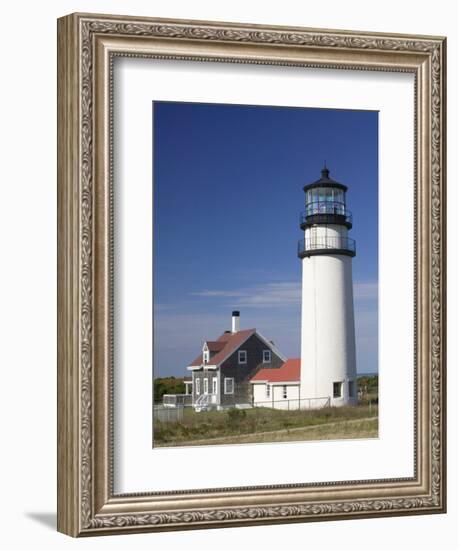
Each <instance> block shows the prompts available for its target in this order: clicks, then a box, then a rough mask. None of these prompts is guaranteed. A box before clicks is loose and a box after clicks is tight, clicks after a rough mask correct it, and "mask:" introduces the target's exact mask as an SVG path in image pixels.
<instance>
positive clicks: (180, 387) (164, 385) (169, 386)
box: [153, 376, 185, 403]
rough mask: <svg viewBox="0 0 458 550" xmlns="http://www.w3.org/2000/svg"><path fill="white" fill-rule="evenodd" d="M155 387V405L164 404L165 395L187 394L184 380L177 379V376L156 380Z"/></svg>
mask: <svg viewBox="0 0 458 550" xmlns="http://www.w3.org/2000/svg"><path fill="white" fill-rule="evenodd" d="M153 387H154V402H155V403H160V402H162V396H163V395H164V394H165V393H185V385H184V381H183V378H175V376H167V377H165V378H156V379H155V380H154V385H153Z"/></svg>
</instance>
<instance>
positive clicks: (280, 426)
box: [153, 403, 378, 447]
mask: <svg viewBox="0 0 458 550" xmlns="http://www.w3.org/2000/svg"><path fill="white" fill-rule="evenodd" d="M153 436H154V446H155V447H174V446H186V445H219V444H220V445H223V444H225V445H227V444H236V443H261V442H269V441H309V440H319V439H357V438H369V437H377V436H378V406H377V405H372V404H365V403H363V404H360V405H358V406H353V407H328V408H325V409H319V410H310V411H285V410H278V409H268V408H261V407H258V408H253V409H243V410H239V409H229V410H226V411H207V412H199V413H196V412H195V411H194V409H192V408H186V409H185V410H184V415H183V420H182V421H181V422H169V423H165V422H159V421H156V422H155V423H154V434H153Z"/></svg>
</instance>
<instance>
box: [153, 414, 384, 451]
mask: <svg viewBox="0 0 458 550" xmlns="http://www.w3.org/2000/svg"><path fill="white" fill-rule="evenodd" d="M358 424H359V425H360V426H359V429H356V428H357V426H358ZM377 428H378V417H374V416H370V417H366V418H355V419H352V420H342V421H338V422H329V423H323V424H314V425H313V426H299V427H297V428H285V429H282V430H272V431H267V432H254V433H249V434H240V435H228V436H224V437H215V438H209V439H194V440H191V441H176V442H173V443H167V444H165V445H160V446H161V447H184V446H190V445H222V444H234V443H236V444H240V443H263V442H278V441H313V440H315V441H316V440H320V439H361V438H367V437H377V435H378V432H377Z"/></svg>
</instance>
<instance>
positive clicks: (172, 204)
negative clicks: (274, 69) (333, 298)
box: [153, 102, 378, 376]
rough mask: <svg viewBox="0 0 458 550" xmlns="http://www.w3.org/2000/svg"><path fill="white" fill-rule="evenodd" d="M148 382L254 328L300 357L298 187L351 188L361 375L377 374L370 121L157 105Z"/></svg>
mask: <svg viewBox="0 0 458 550" xmlns="http://www.w3.org/2000/svg"><path fill="white" fill-rule="evenodd" d="M153 132H154V134H153V138H154V139H153V143H154V146H153V155H154V163H153V164H154V168H153V177H154V365H155V367H154V369H155V370H154V375H155V376H168V375H175V376H182V375H183V374H187V373H186V372H185V367H186V366H187V365H188V364H189V362H190V361H191V360H192V359H193V358H194V357H195V356H196V355H197V354H198V353H199V351H200V349H201V346H202V343H203V341H204V340H206V339H216V338H217V337H218V336H219V335H220V334H221V333H222V332H223V331H224V330H226V329H228V328H230V320H231V319H230V316H231V311H232V310H233V309H239V310H240V312H241V321H240V323H241V328H252V327H256V328H257V329H258V330H259V331H260V332H261V333H262V334H263V335H265V336H266V337H267V338H269V339H272V340H274V341H275V343H276V344H277V346H278V347H279V348H280V349H281V351H282V352H283V353H284V354H285V355H286V356H288V357H299V356H300V304H301V262H300V260H299V259H298V258H297V255H296V247H297V241H298V240H299V239H300V238H302V237H303V234H302V232H301V230H300V228H299V222H298V219H299V212H300V211H301V210H303V209H304V200H305V194H304V192H303V190H302V187H303V186H304V185H305V184H306V183H310V182H312V181H315V180H316V179H318V178H319V177H320V171H321V168H322V167H323V163H324V161H326V164H327V166H328V168H329V170H330V172H331V174H330V175H331V177H332V178H333V179H335V180H337V181H340V182H342V183H344V184H346V185H347V186H348V192H347V205H348V207H349V209H350V210H351V211H352V212H353V229H352V230H351V231H350V234H349V236H351V237H352V238H354V239H356V246H357V254H356V257H355V258H354V259H353V282H354V294H355V324H356V347H357V368H358V372H374V371H377V368H378V366H377V349H378V348H377V345H378V338H377V331H378V324H377V317H378V300H377V293H378V113H377V112H374V111H349V110H334V109H332V110H331V109H305V108H288V107H261V106H245V105H221V104H199V103H175V102H154V104H153Z"/></svg>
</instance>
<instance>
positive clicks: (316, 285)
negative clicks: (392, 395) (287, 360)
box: [300, 254, 358, 408]
mask: <svg viewBox="0 0 458 550" xmlns="http://www.w3.org/2000/svg"><path fill="white" fill-rule="evenodd" d="M357 390H358V388H357V377H356V354H355V321H354V310H353V284H352V258H351V257H350V256H346V255H344V254H342V255H341V254H335V255H333V254H330V255H328V254H318V255H312V256H309V257H305V258H303V259H302V341H301V391H300V399H301V403H303V407H304V408H317V407H321V406H323V402H324V400H323V399H322V398H329V404H330V405H331V406H342V405H354V404H356V403H357ZM306 400H310V401H306ZM313 400H316V401H313ZM314 404H315V405H314Z"/></svg>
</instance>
